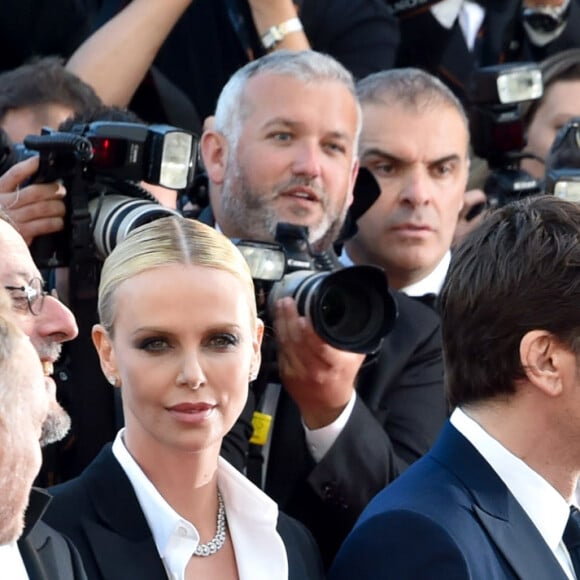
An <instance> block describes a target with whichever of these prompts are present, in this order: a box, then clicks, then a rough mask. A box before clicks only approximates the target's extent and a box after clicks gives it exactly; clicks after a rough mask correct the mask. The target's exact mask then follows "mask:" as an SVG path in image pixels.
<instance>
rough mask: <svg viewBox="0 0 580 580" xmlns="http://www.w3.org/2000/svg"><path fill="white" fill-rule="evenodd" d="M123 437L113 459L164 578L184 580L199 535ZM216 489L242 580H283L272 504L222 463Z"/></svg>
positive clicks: (283, 553)
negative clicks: (126, 481) (137, 507)
mask: <svg viewBox="0 0 580 580" xmlns="http://www.w3.org/2000/svg"><path fill="white" fill-rule="evenodd" d="M123 431H124V429H121V431H119V433H118V434H117V437H116V438H115V441H114V443H113V454H114V456H115V457H116V459H117V461H118V462H119V464H120V465H121V467H122V469H123V471H124V472H125V474H126V475H127V477H128V479H129V481H130V482H131V485H132V486H133V489H134V491H135V495H136V496H137V500H138V502H139V505H140V506H141V509H142V510H143V514H144V515H145V519H146V520H147V523H148V524H149V527H150V529H151V532H152V534H153V539H154V541H155V545H156V546H157V551H158V552H159V555H160V557H161V560H162V561H163V564H164V566H165V569H166V570H167V574H168V577H169V578H170V579H171V580H183V578H184V571H185V567H186V565H187V563H188V562H189V559H190V558H191V556H192V554H193V551H194V550H195V549H196V548H197V546H198V544H199V541H200V538H199V533H198V532H197V530H196V528H195V526H194V525H193V524H192V523H191V522H189V521H187V520H186V519H184V518H182V517H181V516H180V515H179V514H178V513H177V512H176V511H175V510H174V509H173V508H172V507H171V506H170V505H169V504H168V503H167V501H166V500H165V499H164V498H163V497H162V496H161V494H160V493H159V492H158V491H157V489H156V488H155V486H154V485H153V484H152V483H151V481H150V480H149V479H148V478H147V476H146V475H145V474H144V473H143V471H142V470H141V468H140V467H139V465H138V464H137V462H136V461H135V460H134V459H133V457H132V456H131V454H130V453H129V452H128V451H127V448H126V447H125V444H124V442H123V437H122V435H123ZM218 486H219V488H220V491H221V493H222V496H223V499H224V504H225V508H226V517H227V523H228V533H229V534H230V536H231V540H232V543H233V546H234V551H235V554H236V563H237V567H238V575H239V578H240V580H250V579H251V580H254V579H256V580H257V579H260V580H261V579H263V580H266V579H269V578H287V577H288V558H287V555H286V549H285V547H284V543H283V541H282V539H281V537H280V536H279V534H278V532H277V531H276V524H277V521H278V507H277V505H276V503H275V502H273V501H272V500H271V499H270V498H269V497H268V496H266V495H265V494H264V493H263V492H262V491H261V490H259V489H258V488H257V487H256V486H255V485H254V484H253V483H251V482H250V481H249V480H248V479H246V478H245V477H244V476H243V475H242V474H241V473H239V472H238V471H237V470H236V469H235V468H234V467H232V466H231V465H230V464H229V463H228V462H227V461H225V460H224V459H222V458H221V457H220V458H219V460H218Z"/></svg>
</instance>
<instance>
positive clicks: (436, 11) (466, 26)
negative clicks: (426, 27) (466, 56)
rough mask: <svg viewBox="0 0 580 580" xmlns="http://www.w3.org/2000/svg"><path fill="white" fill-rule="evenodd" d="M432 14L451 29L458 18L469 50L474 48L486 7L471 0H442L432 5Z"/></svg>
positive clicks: (442, 24)
mask: <svg viewBox="0 0 580 580" xmlns="http://www.w3.org/2000/svg"><path fill="white" fill-rule="evenodd" d="M431 14H432V15H433V17H434V18H435V19H436V20H437V22H439V24H441V26H443V27H444V28H447V29H450V28H451V27H452V26H453V23H454V22H455V20H456V19H459V26H460V28H461V32H462V33H463V38H465V44H467V47H468V48H469V50H473V47H474V46H475V39H476V38H477V33H478V32H479V29H480V28H481V25H482V23H483V20H484V18H485V9H484V8H483V7H482V6H480V5H479V4H477V3H476V2H470V1H469V0H442V1H441V2H437V4H435V5H433V6H431Z"/></svg>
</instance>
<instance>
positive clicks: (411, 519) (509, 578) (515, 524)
mask: <svg viewBox="0 0 580 580" xmlns="http://www.w3.org/2000/svg"><path fill="white" fill-rule="evenodd" d="M539 501H541V498H539ZM329 578H330V579H331V580H351V579H352V578H357V580H365V579H367V580H371V579H373V580H374V579H375V578H382V579H385V580H386V579H390V578H392V579H393V580H431V579H432V578H437V579H439V578H441V579H450V578H453V579H454V580H484V579H485V580H516V579H518V580H548V579H549V580H564V579H565V578H566V576H565V574H564V571H563V570H562V568H561V566H560V564H559V563H558V561H557V560H556V558H555V557H554V554H553V553H552V551H551V550H550V548H549V547H548V545H547V544H546V543H545V541H544V540H543V538H542V536H541V535H540V533H539V531H538V529H537V528H536V527H535V526H534V524H533V523H532V521H531V520H530V519H529V517H528V516H527V514H526V513H525V512H524V510H523V509H522V507H521V505H520V504H519V503H518V502H517V500H516V499H515V497H514V496H513V495H512V494H511V492H510V491H509V489H508V488H507V487H506V485H505V484H504V483H503V481H502V480H501V479H500V477H499V476H498V475H497V474H496V472H495V471H494V470H493V469H492V468H491V466H490V465H489V463H487V461H486V460H485V459H484V458H483V457H482V456H481V455H480V453H479V452H478V451H477V449H476V448H475V447H474V446H473V445H472V444H471V443H470V442H469V441H468V440H467V439H466V438H465V437H464V436H463V435H461V434H460V433H459V432H458V431H457V430H456V429H455V428H454V427H453V426H452V425H451V424H448V425H446V426H445V428H444V429H443V431H442V433H441V436H440V438H439V440H438V441H437V443H436V444H435V446H434V447H433V449H432V450H431V451H430V452H429V453H428V454H427V455H426V456H425V457H423V458H422V459H421V460H420V461H418V462H417V463H416V464H415V465H413V466H412V467H411V468H410V469H409V470H408V471H407V472H406V473H404V474H403V475H402V476H401V477H400V478H399V479H398V480H397V481H396V482H395V483H393V484H392V485H391V486H389V487H388V488H387V489H385V490H384V491H382V492H381V493H380V494H378V495H377V497H376V498H375V499H373V501H372V502H371V504H370V505H369V506H368V507H367V509H366V510H365V511H364V512H363V514H362V516H361V518H360V520H359V521H358V522H357V524H356V526H355V528H354V529H353V531H352V532H351V533H350V535H349V536H348V538H347V540H346V541H345V543H344V545H343V546H342V548H341V549H340V552H339V553H338V556H337V558H336V560H335V562H334V564H333V566H332V569H331V571H330V575H329Z"/></svg>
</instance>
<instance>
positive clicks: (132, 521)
mask: <svg viewBox="0 0 580 580" xmlns="http://www.w3.org/2000/svg"><path fill="white" fill-rule="evenodd" d="M51 493H52V494H53V496H54V499H53V501H52V503H51V505H50V507H49V509H48V510H47V513H46V520H47V521H48V522H49V523H50V524H51V525H53V526H54V527H55V528H56V529H58V530H60V531H62V532H63V533H65V534H66V535H67V536H68V537H69V538H71V539H72V540H73V542H74V543H75V545H76V546H77V548H78V550H79V552H80V554H81V558H82V560H83V564H84V566H85V569H86V572H87V577H88V579H89V580H127V579H131V580H132V579H135V580H137V579H138V580H167V573H166V572H165V568H164V567H163V563H162V562H161V559H160V558H159V554H158V552H157V548H156V546H155V541H154V539H153V536H152V534H151V530H150V528H149V526H148V524H147V521H146V519H145V516H144V514H143V512H142V510H141V507H140V505H139V502H138V500H137V496H136V495H135V492H134V491H133V487H132V485H131V483H130V481H129V479H128V478H127V476H126V475H125V472H124V471H123V469H122V468H121V466H120V465H119V463H118V461H117V460H116V459H115V456H114V455H113V452H112V450H111V445H110V444H108V445H106V446H105V447H104V448H103V450H102V451H101V453H99V455H98V456H97V457H96V459H95V460H94V461H93V462H92V463H91V464H90V465H89V466H88V467H87V469H86V470H85V471H84V472H83V473H82V474H81V475H80V476H79V477H78V478H76V479H73V480H71V481H69V482H66V483H64V484H61V485H58V486H56V487H54V488H52V489H51ZM277 529H278V532H279V534H280V536H281V537H282V539H283V541H284V545H285V546H286V552H287V554H288V565H289V579H291V580H308V579H322V577H323V576H322V569H321V567H320V560H319V555H318V550H317V548H316V546H315V543H314V541H313V539H312V537H311V536H310V534H309V533H308V531H307V530H306V529H305V528H304V527H303V526H301V525H300V524H299V523H298V522H296V521H294V520H292V519H291V518H289V517H287V516H285V515H284V514H282V513H280V515H279V519H278V528H277ZM256 541H259V538H256Z"/></svg>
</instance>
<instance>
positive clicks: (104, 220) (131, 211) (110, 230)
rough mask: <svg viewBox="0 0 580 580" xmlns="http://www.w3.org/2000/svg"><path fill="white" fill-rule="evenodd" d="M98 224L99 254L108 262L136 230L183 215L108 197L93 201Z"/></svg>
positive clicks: (91, 206) (147, 203)
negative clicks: (166, 218)
mask: <svg viewBox="0 0 580 580" xmlns="http://www.w3.org/2000/svg"><path fill="white" fill-rule="evenodd" d="M89 209H90V212H91V218H92V220H93V221H94V240H95V246H96V248H97V252H98V254H99V255H100V256H101V257H102V258H106V257H107V256H108V255H109V254H110V253H111V252H112V251H113V248H114V247H115V246H116V245H117V243H118V242H120V241H121V240H123V239H125V237H126V236H127V234H128V233H129V232H131V231H132V230H134V229H135V228H137V227H139V226H142V225H144V224H146V223H149V222H152V221H153V220H156V219H159V218H161V217H166V216H170V215H179V214H178V213H177V212H176V211H175V210H173V209H170V208H168V207H164V206H162V205H159V204H158V203H154V202H152V201H147V200H143V199H135V198H131V197H126V196H124V195H116V194H114V195H105V197H104V198H103V200H102V202H101V200H99V199H98V198H95V199H93V200H91V201H90V203H89Z"/></svg>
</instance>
